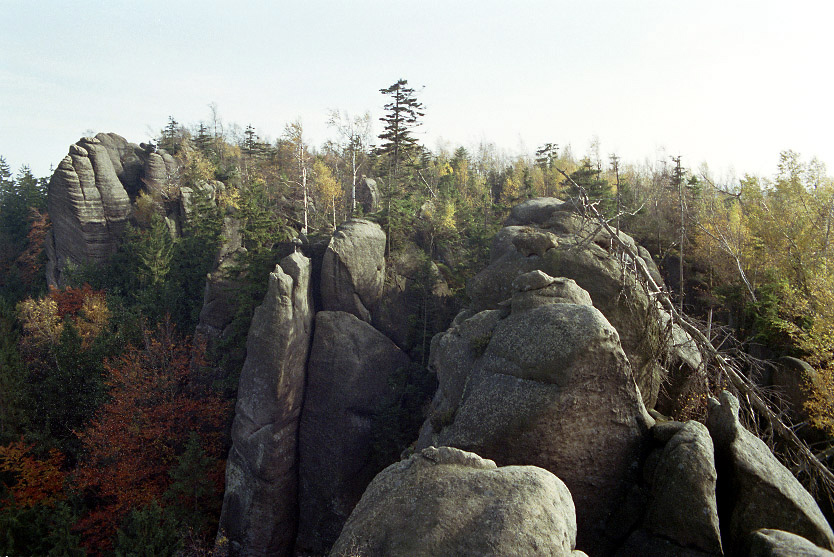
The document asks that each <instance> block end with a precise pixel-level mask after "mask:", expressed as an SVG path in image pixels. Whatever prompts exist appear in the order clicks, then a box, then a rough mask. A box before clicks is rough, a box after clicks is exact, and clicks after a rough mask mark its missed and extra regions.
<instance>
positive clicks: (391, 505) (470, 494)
mask: <svg viewBox="0 0 834 557" xmlns="http://www.w3.org/2000/svg"><path fill="white" fill-rule="evenodd" d="M575 541H576V518H575V514H574V508H573V502H572V501H571V495H570V492H569V491H568V489H567V487H565V484H564V483H562V482H561V481H560V480H559V479H558V478H557V477H556V476H554V475H553V474H550V473H549V472H547V471H545V470H542V469H540V468H536V467H533V466H507V467H502V468H498V467H496V465H495V463H494V462H492V461H490V460H484V459H481V458H480V457H478V456H477V455H475V454H472V453H467V452H464V451H459V450H456V449H452V448H448V447H440V448H435V447H430V448H426V449H424V450H423V451H421V452H420V453H419V454H415V455H413V456H411V457H410V458H409V459H408V460H404V461H401V462H399V463H397V464H392V465H391V466H389V467H388V468H386V469H385V470H384V471H382V472H381V473H380V474H379V475H378V476H377V477H376V478H375V479H374V481H373V482H372V483H371V485H370V486H368V489H367V491H366V492H365V494H364V495H363V496H362V500H361V501H360V502H359V504H358V505H357V507H356V509H355V510H354V512H353V513H352V514H351V516H350V519H349V520H348V522H347V524H346V525H345V528H344V530H343V531H342V534H341V536H339V539H338V541H337V542H336V544H335V545H334V547H333V550H332V551H331V553H330V555H332V556H348V555H392V556H399V555H402V556H406V555H408V556H415V557H417V556H441V555H449V556H451V555H456V556H473V557H474V556H485V555H495V556H498V555H501V556H514V555H518V556H522V555H524V556H527V555H571V549H572V548H573V547H574V544H575Z"/></svg>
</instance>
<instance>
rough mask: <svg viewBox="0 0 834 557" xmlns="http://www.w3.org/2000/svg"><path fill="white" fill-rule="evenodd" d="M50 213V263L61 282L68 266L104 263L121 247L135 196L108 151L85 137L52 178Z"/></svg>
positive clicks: (48, 208)
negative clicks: (118, 172) (61, 273)
mask: <svg viewBox="0 0 834 557" xmlns="http://www.w3.org/2000/svg"><path fill="white" fill-rule="evenodd" d="M48 192H49V193H48V202H47V210H48V211H49V215H50V218H51V220H52V233H51V236H50V237H51V242H50V243H51V246H50V249H49V252H50V255H51V256H52V257H53V258H54V259H53V262H52V263H51V265H50V268H51V269H53V272H54V276H52V277H48V280H49V281H50V283H51V284H55V283H57V282H58V278H59V277H60V272H61V271H62V270H63V269H64V268H65V267H66V266H67V265H80V264H83V263H86V262H101V261H104V260H105V259H106V258H107V257H109V256H110V255H112V254H113V253H114V252H115V251H116V248H117V247H118V241H119V237H120V235H121V233H122V231H123V230H124V227H125V225H126V224H127V219H128V217H129V216H130V212H131V210H130V198H129V197H128V195H127V192H126V191H125V189H124V187H123V186H122V184H121V182H120V181H119V178H118V176H117V175H116V169H115V168H113V162H112V161H111V159H110V155H109V153H108V150H107V148H106V147H104V146H103V145H102V144H101V141H99V140H98V139H96V138H92V137H86V138H83V139H81V140H79V141H78V143H76V144H74V145H72V146H71V147H70V152H69V154H68V155H67V156H66V157H64V159H63V160H62V161H61V162H60V163H59V164H58V168H57V169H56V170H55V173H54V174H53V175H52V178H51V179H50V180H49V190H48Z"/></svg>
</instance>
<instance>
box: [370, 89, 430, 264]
mask: <svg viewBox="0 0 834 557" xmlns="http://www.w3.org/2000/svg"><path fill="white" fill-rule="evenodd" d="M379 92H380V93H382V94H383V95H389V96H390V97H391V101H390V102H388V103H387V104H386V105H385V107H384V108H385V111H386V114H385V116H383V117H382V118H380V120H381V121H382V122H385V127H384V129H383V132H382V133H381V134H379V138H380V139H381V140H382V141H383V144H382V146H381V147H380V148H379V154H380V155H385V156H386V157H387V158H388V183H387V185H386V188H385V197H386V209H387V213H388V215H387V221H388V222H387V228H388V230H387V241H388V245H387V247H386V251H387V252H389V253H390V251H391V220H392V217H393V215H392V201H393V197H394V196H395V195H396V189H395V185H399V183H400V173H401V170H402V167H403V166H404V163H408V162H410V160H411V158H412V156H413V155H414V152H415V151H416V150H417V139H416V138H415V137H414V135H413V130H414V128H416V127H417V126H419V125H420V121H419V118H420V117H422V116H424V112H423V104H422V103H420V102H418V101H417V98H416V97H415V96H414V89H412V88H411V87H409V86H408V81H407V80H405V79H400V80H398V81H397V82H396V83H394V84H393V85H391V86H390V87H387V88H385V89H380V90H379Z"/></svg>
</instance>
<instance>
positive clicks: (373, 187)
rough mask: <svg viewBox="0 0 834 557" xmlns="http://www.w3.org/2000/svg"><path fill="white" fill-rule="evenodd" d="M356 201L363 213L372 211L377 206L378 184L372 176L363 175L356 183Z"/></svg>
mask: <svg viewBox="0 0 834 557" xmlns="http://www.w3.org/2000/svg"><path fill="white" fill-rule="evenodd" d="M356 203H358V204H359V205H361V206H362V211H363V212H364V213H366V214H367V213H373V212H374V211H376V210H377V209H378V208H379V186H378V185H377V183H376V180H374V179H373V178H365V177H363V178H362V179H361V180H359V181H358V182H357V183H356Z"/></svg>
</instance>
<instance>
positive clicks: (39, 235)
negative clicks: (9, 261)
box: [15, 207, 52, 284]
mask: <svg viewBox="0 0 834 557" xmlns="http://www.w3.org/2000/svg"><path fill="white" fill-rule="evenodd" d="M29 219H30V220H31V221H32V227H31V228H30V229H29V233H28V234H26V240H27V242H26V249H24V250H23V252H22V253H21V254H20V255H19V256H18V257H17V260H16V261H15V263H16V264H17V266H18V268H19V269H20V272H21V274H22V275H23V278H24V280H26V281H27V282H29V283H30V284H31V283H33V282H34V281H35V279H36V278H37V276H38V275H39V274H40V273H41V271H42V269H43V265H41V264H40V261H38V259H39V256H40V254H41V252H42V251H43V246H44V242H45V240H46V235H47V234H48V233H49V229H50V227H51V226H52V223H51V222H49V214H48V213H46V212H43V213H41V212H40V211H38V210H37V209H35V208H34V207H32V208H31V209H30V214H29Z"/></svg>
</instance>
